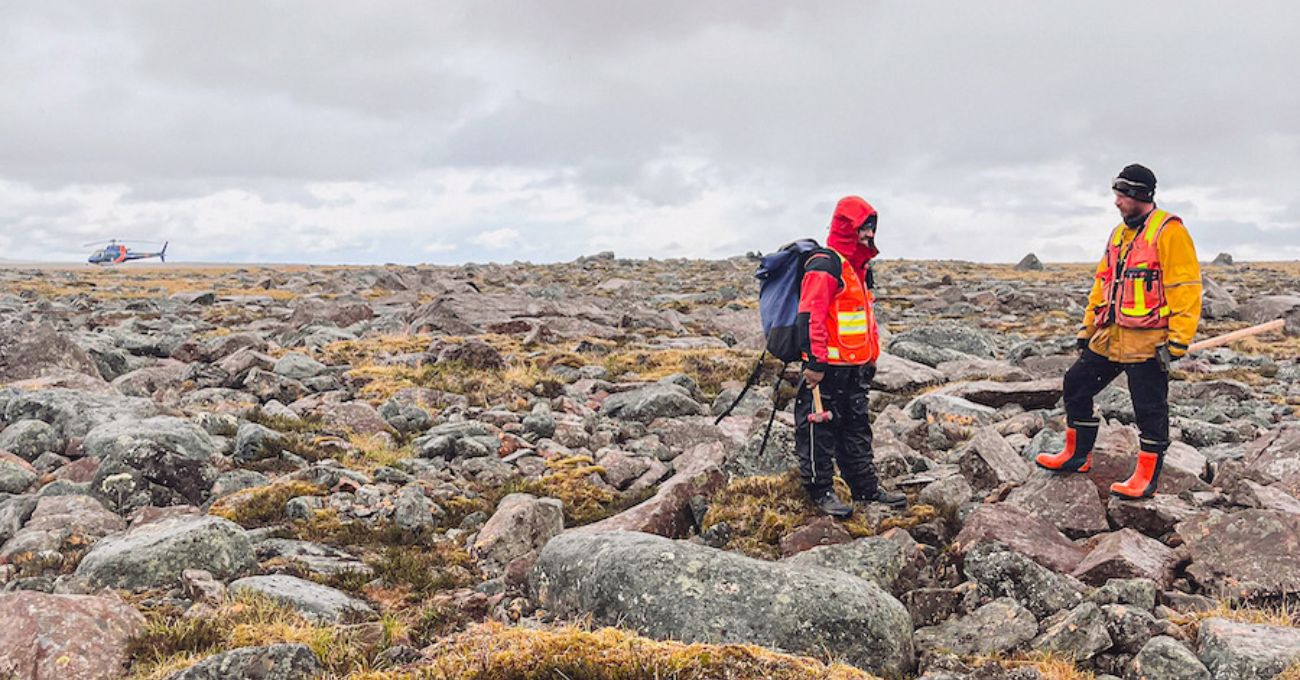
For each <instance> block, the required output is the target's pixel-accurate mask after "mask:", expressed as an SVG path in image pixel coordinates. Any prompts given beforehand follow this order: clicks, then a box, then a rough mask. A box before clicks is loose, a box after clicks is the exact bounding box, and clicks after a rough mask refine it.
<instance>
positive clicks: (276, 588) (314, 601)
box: [230, 574, 375, 623]
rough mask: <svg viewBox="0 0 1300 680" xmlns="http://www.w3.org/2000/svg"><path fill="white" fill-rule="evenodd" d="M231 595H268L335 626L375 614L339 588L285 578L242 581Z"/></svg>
mask: <svg viewBox="0 0 1300 680" xmlns="http://www.w3.org/2000/svg"><path fill="white" fill-rule="evenodd" d="M230 592H231V593H241V592H248V593H259V594H262V595H265V596H267V597H269V598H271V599H273V600H275V601H277V602H280V603H283V604H286V605H288V606H290V607H293V608H294V609H296V610H298V611H299V612H300V613H302V615H303V616H306V617H307V618H309V619H312V620H314V621H319V622H329V623H334V622H337V621H341V620H343V619H345V618H347V617H348V616H353V615H362V616H373V615H374V613H375V611H374V610H373V609H371V607H370V605H368V604H366V603H365V601H363V600H358V599H357V598H355V597H352V596H351V595H348V594H347V593H345V592H343V591H341V590H339V589H337V588H331V587H329V586H324V585H321V584H319V583H314V582H312V581H307V580H304V579H300V578H298V577H296V576H288V575H284V574H274V575H271V576H249V577H247V578H241V579H238V580H236V581H234V582H233V583H231V584H230Z"/></svg>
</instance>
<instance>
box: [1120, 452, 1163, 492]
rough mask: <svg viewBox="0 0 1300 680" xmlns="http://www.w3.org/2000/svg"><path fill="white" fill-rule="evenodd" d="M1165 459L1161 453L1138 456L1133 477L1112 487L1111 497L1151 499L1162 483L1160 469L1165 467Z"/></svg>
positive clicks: (1143, 453) (1145, 453) (1140, 454)
mask: <svg viewBox="0 0 1300 680" xmlns="http://www.w3.org/2000/svg"><path fill="white" fill-rule="evenodd" d="M1164 462H1165V457H1164V455H1163V454H1159V453H1147V452H1146V451H1143V452H1141V453H1139V454H1138V462H1137V468H1136V469H1134V470H1133V476H1132V477H1129V478H1128V479H1126V480H1124V481H1122V482H1117V483H1115V484H1111V485H1110V495H1112V496H1118V497H1120V498H1130V499H1137V498H1150V497H1151V496H1152V495H1153V494H1155V492H1156V485H1157V484H1159V483H1160V468H1161V467H1163V466H1164Z"/></svg>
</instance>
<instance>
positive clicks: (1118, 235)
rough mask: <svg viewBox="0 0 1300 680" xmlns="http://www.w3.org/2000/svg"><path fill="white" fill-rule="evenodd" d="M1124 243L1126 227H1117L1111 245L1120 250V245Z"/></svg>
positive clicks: (1111, 238)
mask: <svg viewBox="0 0 1300 680" xmlns="http://www.w3.org/2000/svg"><path fill="white" fill-rule="evenodd" d="M1123 241H1124V227H1122V226H1121V227H1115V233H1114V234H1112V235H1111V237H1110V244H1111V245H1113V246H1115V247H1117V248H1118V247H1119V244H1120V243H1121V242H1123Z"/></svg>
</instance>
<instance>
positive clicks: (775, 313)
mask: <svg viewBox="0 0 1300 680" xmlns="http://www.w3.org/2000/svg"><path fill="white" fill-rule="evenodd" d="M819 248H821V246H820V245H818V244H817V242H816V241H814V240H812V239H810V238H809V239H800V240H798V241H795V242H793V243H787V244H786V245H784V246H781V249H780V250H778V251H776V252H775V253H771V254H769V255H765V256H763V258H762V259H761V260H760V261H759V264H758V271H756V272H754V278H756V279H758V316H759V319H760V320H761V321H762V323H763V337H764V338H766V339H767V353H768V354H771V355H772V356H774V357H776V358H777V359H780V360H781V361H783V362H785V363H790V362H791V361H798V360H799V359H800V358H802V356H801V353H800V350H799V333H798V327H797V325H796V321H797V320H798V317H799V287H800V285H801V284H802V283H803V274H804V269H803V266H804V262H805V261H807V259H808V256H809V255H810V254H812V252H813V251H815V250H818V249H819ZM760 361H761V359H760Z"/></svg>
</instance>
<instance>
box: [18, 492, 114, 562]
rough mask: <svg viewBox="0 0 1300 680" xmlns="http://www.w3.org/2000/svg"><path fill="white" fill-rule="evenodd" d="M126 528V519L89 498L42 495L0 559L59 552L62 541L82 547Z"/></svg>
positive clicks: (62, 544) (61, 547) (62, 546)
mask: <svg viewBox="0 0 1300 680" xmlns="http://www.w3.org/2000/svg"><path fill="white" fill-rule="evenodd" d="M125 528H126V520H124V519H122V518H121V517H119V516H117V515H116V514H114V513H112V512H109V511H108V510H106V509H104V506H102V505H100V503H99V501H97V500H95V499H94V498H91V497H90V496H46V497H44V498H41V499H40V500H38V501H37V502H36V509H35V510H33V511H32V516H31V517H30V518H29V519H28V520H27V524H26V525H24V526H23V528H22V529H21V530H20V531H18V532H17V533H16V534H14V536H13V538H11V539H9V541H8V542H7V543H5V544H4V547H3V548H0V560H12V559H13V558H14V557H16V556H18V555H21V554H22V553H29V552H30V553H36V552H40V551H42V550H62V549H63V548H64V545H65V542H69V541H75V542H77V543H79V544H82V545H89V544H90V543H94V542H95V540H96V539H98V538H101V537H103V536H107V535H108V534H111V533H114V532H117V531H121V530H123V529H125Z"/></svg>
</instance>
